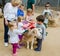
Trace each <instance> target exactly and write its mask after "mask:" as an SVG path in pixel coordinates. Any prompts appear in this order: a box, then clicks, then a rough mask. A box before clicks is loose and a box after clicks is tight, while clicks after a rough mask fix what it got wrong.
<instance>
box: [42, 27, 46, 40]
mask: <svg viewBox="0 0 60 56" xmlns="http://www.w3.org/2000/svg"><path fill="white" fill-rule="evenodd" d="M45 37H46V28H45V27H43V28H42V39H43V40H44V39H45Z"/></svg>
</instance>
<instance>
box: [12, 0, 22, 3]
mask: <svg viewBox="0 0 60 56" xmlns="http://www.w3.org/2000/svg"><path fill="white" fill-rule="evenodd" d="M11 2H12V3H18V4H19V3H21V0H11Z"/></svg>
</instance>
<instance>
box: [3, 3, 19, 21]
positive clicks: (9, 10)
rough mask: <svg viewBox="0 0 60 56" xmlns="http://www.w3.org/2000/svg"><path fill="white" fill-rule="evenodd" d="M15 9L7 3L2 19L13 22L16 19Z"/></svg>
mask: <svg viewBox="0 0 60 56" xmlns="http://www.w3.org/2000/svg"><path fill="white" fill-rule="evenodd" d="M17 9H18V8H17V7H14V6H12V4H11V3H7V4H6V5H5V7H4V18H5V19H7V20H9V21H13V20H15V19H17Z"/></svg>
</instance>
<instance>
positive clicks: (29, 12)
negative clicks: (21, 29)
mask: <svg viewBox="0 0 60 56" xmlns="http://www.w3.org/2000/svg"><path fill="white" fill-rule="evenodd" d="M32 13H33V11H32V9H28V10H27V15H26V18H25V21H24V22H23V23H24V24H25V25H26V27H27V28H29V29H32V28H35V26H34V24H35V22H34V19H33V15H32Z"/></svg>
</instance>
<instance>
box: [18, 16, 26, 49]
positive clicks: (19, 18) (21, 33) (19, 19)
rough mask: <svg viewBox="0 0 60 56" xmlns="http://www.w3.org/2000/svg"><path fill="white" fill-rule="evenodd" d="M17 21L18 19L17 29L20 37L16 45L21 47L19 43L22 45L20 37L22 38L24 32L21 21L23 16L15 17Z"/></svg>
mask: <svg viewBox="0 0 60 56" xmlns="http://www.w3.org/2000/svg"><path fill="white" fill-rule="evenodd" d="M17 21H18V29H19V31H20V34H19V35H18V37H19V39H20V41H19V45H18V46H19V48H21V45H22V43H21V42H22V39H23V33H24V32H25V28H24V25H23V23H22V21H23V17H22V16H19V17H18V19H17Z"/></svg>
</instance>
